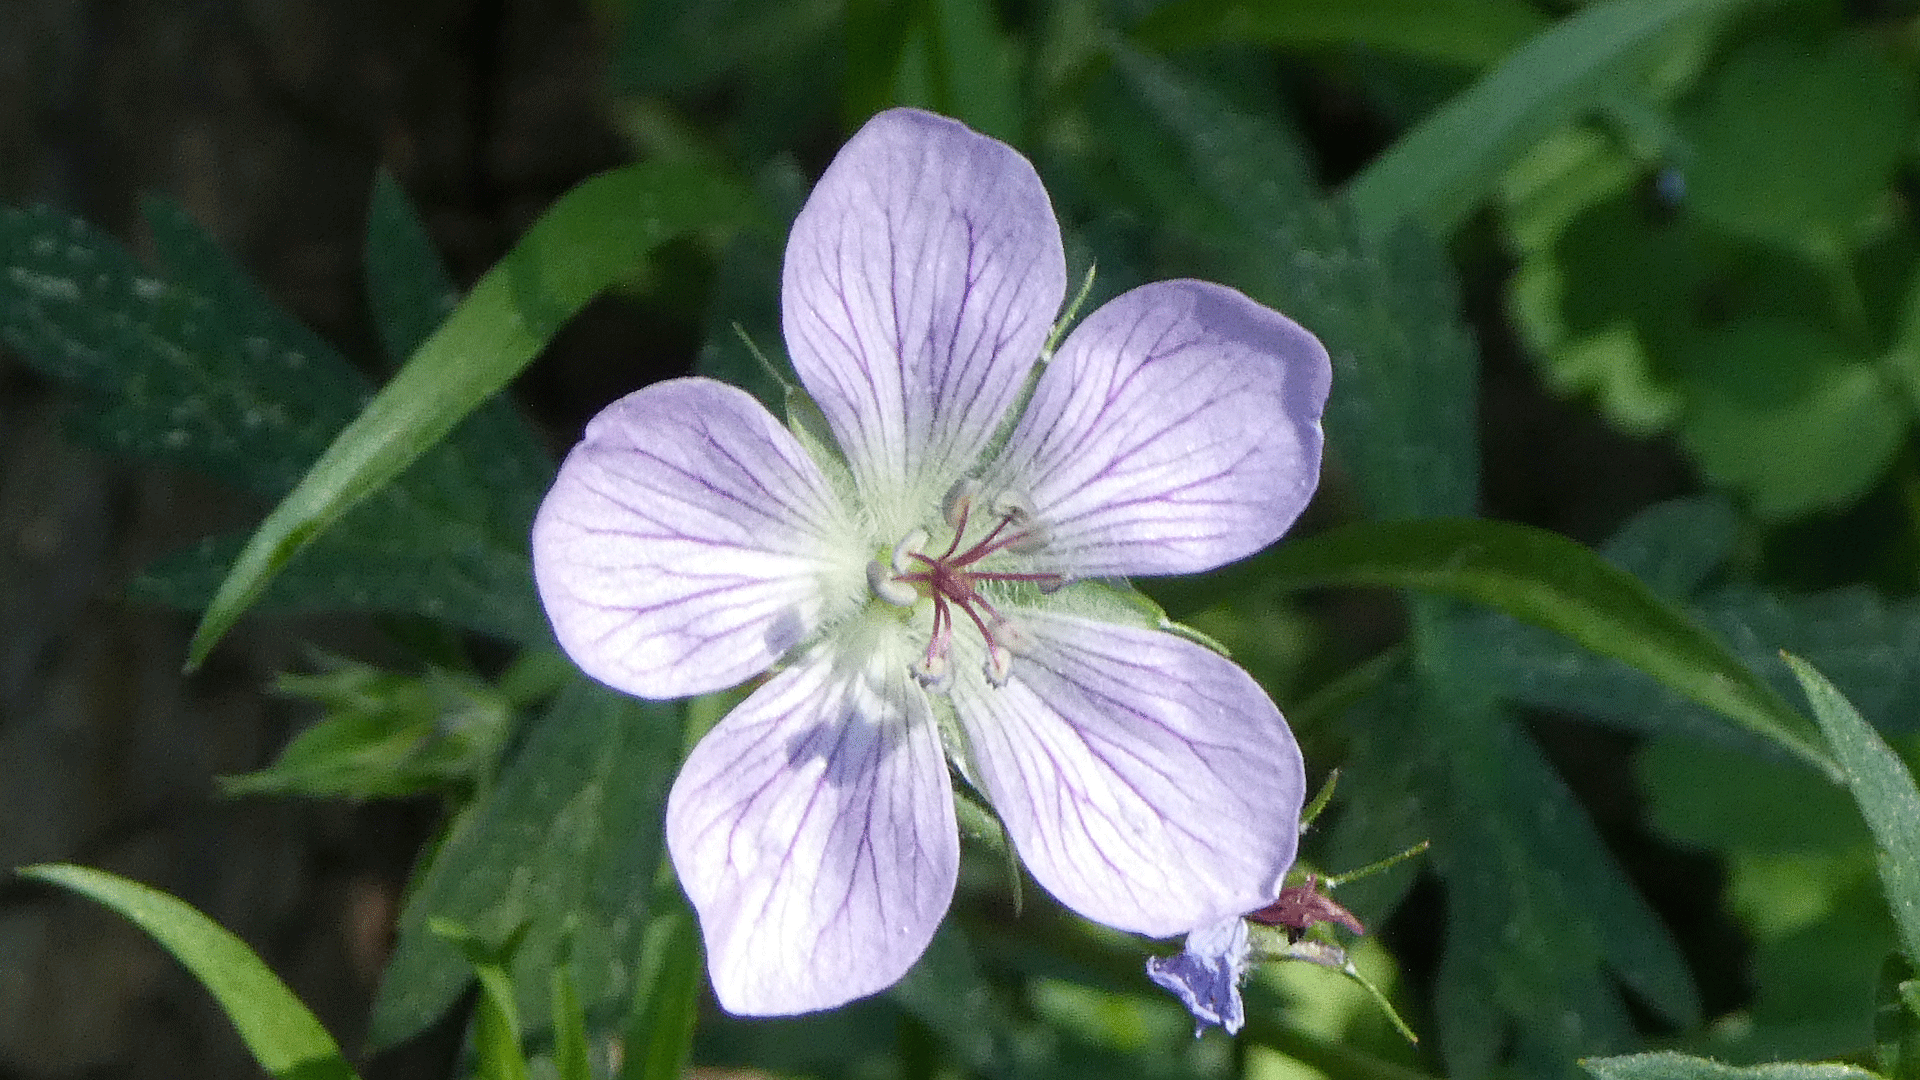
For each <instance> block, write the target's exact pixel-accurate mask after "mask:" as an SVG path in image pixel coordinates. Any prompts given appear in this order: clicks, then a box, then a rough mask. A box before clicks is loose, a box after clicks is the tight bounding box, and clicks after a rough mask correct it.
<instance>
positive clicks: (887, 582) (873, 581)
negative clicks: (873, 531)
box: [867, 559, 920, 607]
mask: <svg viewBox="0 0 1920 1080" xmlns="http://www.w3.org/2000/svg"><path fill="white" fill-rule="evenodd" d="M867 588H869V589H872V590H873V595H875V596H877V597H879V598H880V599H882V600H885V601H886V602H887V603H889V604H892V605H894V606H895V607H912V606H913V604H914V602H915V601H917V600H919V599H920V590H919V589H916V588H914V587H913V583H912V582H909V581H902V580H900V579H899V578H897V577H895V576H893V571H892V570H889V569H888V568H887V564H886V563H883V562H881V561H880V560H879V559H875V560H873V561H872V562H870V563H868V564H867Z"/></svg>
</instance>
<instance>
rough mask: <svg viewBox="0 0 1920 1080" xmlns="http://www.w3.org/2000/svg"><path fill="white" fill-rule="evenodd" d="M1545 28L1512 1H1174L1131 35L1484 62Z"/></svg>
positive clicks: (1159, 40) (1160, 41) (1176, 45)
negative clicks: (1359, 49) (1362, 49)
mask: <svg viewBox="0 0 1920 1080" xmlns="http://www.w3.org/2000/svg"><path fill="white" fill-rule="evenodd" d="M1546 25H1547V22H1546V20H1545V19H1544V18H1542V17H1541V15H1540V13H1539V11H1538V10H1536V9H1534V8H1532V7H1529V6H1528V5H1526V4H1524V3H1518V2H1514V0H1497V2H1493V3H1488V2H1486V0H1441V2H1435V0H1371V2H1369V3H1365V4H1355V3H1351V2H1349V0H1305V2H1302V0H1173V2H1171V3H1165V4H1161V5H1159V6H1157V7H1155V8H1153V9H1152V10H1151V11H1149V12H1148V13H1147V16H1146V17H1145V18H1143V19H1141V20H1140V23H1139V24H1138V25H1137V26H1135V27H1134V29H1133V36H1134V38H1135V39H1136V40H1138V41H1139V42H1140V43H1141V44H1143V45H1148V46H1151V47H1153V48H1156V49H1181V48H1192V47H1194V46H1202V45H1215V44H1224V43H1229V42H1233V43H1258V44H1261V45H1272V46H1277V47H1279V48H1283V49H1295V50H1302V49H1338V50H1343V51H1344V50H1347V49H1352V48H1354V47H1356V46H1360V47H1365V48H1371V49H1377V50H1379V51H1381V52H1385V53H1395V54H1398V55H1402V56H1410V57H1414V58H1417V59H1421V60H1430V61H1435V62H1438V63H1443V64H1459V65H1464V66H1469V67H1480V66H1482V65H1484V64H1490V63H1492V62H1493V61H1495V60H1498V59H1499V58H1500V57H1502V56H1504V55H1505V54H1506V53H1507V52H1508V51H1510V50H1512V49H1513V48H1515V47H1516V46H1518V45H1520V44H1521V43H1522V42H1524V41H1525V40H1526V39H1527V38H1528V37H1530V36H1532V35H1533V34H1534V33H1536V32H1538V31H1539V30H1541V29H1542V28H1543V27H1545V26H1546Z"/></svg>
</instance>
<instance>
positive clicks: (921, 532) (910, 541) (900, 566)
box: [893, 529, 927, 574]
mask: <svg viewBox="0 0 1920 1080" xmlns="http://www.w3.org/2000/svg"><path fill="white" fill-rule="evenodd" d="M926 546H927V530H925V529H915V530H913V531H912V532H910V533H908V534H907V535H906V537H905V538H904V539H902V540H901V541H900V542H899V543H897V544H895V545H893V572H894V573H896V574H904V573H906V572H907V566H908V561H909V560H910V559H912V558H913V557H914V556H915V555H918V554H920V549H921V548H923V547H926Z"/></svg>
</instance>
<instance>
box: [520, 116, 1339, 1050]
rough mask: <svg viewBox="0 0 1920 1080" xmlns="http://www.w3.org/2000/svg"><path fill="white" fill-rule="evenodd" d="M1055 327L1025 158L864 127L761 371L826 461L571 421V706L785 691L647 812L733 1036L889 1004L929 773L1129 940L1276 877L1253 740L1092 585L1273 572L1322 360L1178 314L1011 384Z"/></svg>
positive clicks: (1201, 919)
mask: <svg viewBox="0 0 1920 1080" xmlns="http://www.w3.org/2000/svg"><path fill="white" fill-rule="evenodd" d="M1065 291H1066V270H1065V260H1064V258H1063V256H1062V253H1061V246H1060V234H1059V229H1058V226H1057V225H1056V223H1055V221H1054V217H1053V211H1052V208H1051V207H1050V206H1049V204H1048V201H1047V196H1046V192H1045V191H1044V190H1043V189H1042V188H1041V186H1040V181H1039V178H1038V177H1037V176H1036V175H1035V174H1034V171H1033V168H1032V166H1031V165H1029V164H1028V163H1027V161H1026V160H1025V159H1024V158H1022V157H1020V155H1019V154H1017V153H1015V152H1014V151H1013V150H1012V149H1010V148H1009V147H1007V146H1005V145H1003V144H1001V143H999V142H996V141H994V140H992V139H989V138H986V137H984V136H981V135H978V134H976V133H974V132H972V131H970V130H968V129H967V128H965V127H963V126H961V125H960V124H958V123H955V122H953V121H951V120H947V119H944V118H941V117H937V116H932V115H929V114H927V113H922V112H916V111H912V110H905V109H900V110H894V111H891V112H887V113H883V114H881V115H880V116H877V117H875V118H874V119H873V120H872V121H871V122H870V123H868V124H867V125H866V126H865V127H864V128H862V129H861V130H860V131H859V132H858V133H857V134H856V135H855V136H854V137H853V139H852V140H851V141H849V142H848V143H847V145H846V146H845V147H844V148H842V150H841V151H840V154H839V156H838V157H836V158H835V159H834V161H833V164H832V165H831V166H830V167H829V168H828V169H827V171H826V174H825V175H824V176H823V177H822V178H821V180H820V183H819V185H818V186H817V187H816V188H815V189H814V191H813V194H812V196H811V197H810V198H809V199H808V201H807V204H806V206H805V207H804V208H803V209H802V210H801V212H800V216H799V218H798V219H797V220H796V221H795V222H794V226H793V232H792V234H791V236H790V238H789V240H788V243H787V252H786V264H785V271H784V280H783V282H782V289H781V301H782V309H783V323H784V330H785V336H786V342H787V347H788V350H789V352H790V354H791V356H792V360H793V365H794V369H795V370H796V371H797V373H798V374H799V376H800V381H801V383H802V384H803V386H804V387H805V389H806V391H807V393H808V394H809V395H810V396H811V398H812V400H813V401H814V402H815V403H817V405H818V408H819V413H820V414H821V415H823V416H824V418H825V426H826V427H827V428H829V429H830V430H831V437H832V440H833V442H835V443H837V444H838V445H837V447H836V446H834V445H829V444H828V442H827V441H826V439H825V438H824V437H823V436H821V435H819V434H818V428H819V425H817V424H815V425H811V426H809V425H807V424H804V423H796V424H795V425H794V426H793V428H792V429H789V428H787V427H784V426H782V425H781V424H780V422H779V421H777V420H776V419H775V418H774V417H773V416H772V415H770V414H769V413H768V412H767V411H766V410H765V409H764V408H762V407H761V406H760V405H759V404H758V403H757V402H756V401H754V400H753V399H752V398H751V397H749V396H748V395H747V394H745V393H744V392H742V391H740V390H737V389H734V388H733V387H730V386H726V385H724V384H721V383H717V382H713V381H711V380H707V379H699V378H692V379H675V380H671V381H668V382H664V383H659V384H656V385H653V386H649V387H647V388H646V389H643V390H641V391H639V392H637V393H634V394H632V395H629V396H628V397H626V398H623V399H622V400H620V401H618V402H615V403H614V404H613V405H611V406H609V407H608V408H607V409H606V411H604V412H602V413H601V414H600V415H599V416H597V417H595V418H594V420H593V421H592V422H591V423H590V424H589V425H588V427H587V432H586V436H585V438H584V440H583V441H582V442H581V444H580V445H579V446H578V447H576V448H575V449H574V450H573V452H572V453H571V454H569V455H568V457H567V460H566V462H565V463H564V464H563V465H562V466H561V469H560V475H559V478H558V479H557V480H556V481H555V483H554V487H553V490H552V491H551V492H550V493H549V494H548V496H547V499H546V501H545V503H544V504H543V505H542V506H541V509H540V514H539V517H538V520H537V521H536V522H535V524H534V532H533V551H534V570H535V575H536V577H537V579H538V583H539V587H540V593H541V597H542V599H543V600H544V602H545V604H546V608H547V613H548V615H549V617H550V618H551V619H552V621H553V625H554V630H555V633H556V634H557V635H558V637H559V639H560V643H561V644H562V645H563V646H564V647H565V648H566V650H567V652H568V653H569V654H570V655H571V656H572V657H573V659H574V660H575V661H576V662H577V663H578V664H579V665H580V666H581V668H582V669H584V670H585V671H586V672H587V673H588V674H590V675H592V676H594V677H595V678H597V679H600V680H602V681H604V682H606V683H607V684H609V685H611V686H614V687H616V688H618V689H621V690H624V691H626V692H628V693H631V694H635V695H637V696H640V697H645V698H672V697H679V696H684V695H691V694H702V693H707V692H710V691H714V690H720V689H724V688H726V687H729V686H733V685H735V684H737V683H740V682H742V681H744V680H747V679H750V678H753V677H754V676H757V675H760V674H762V673H764V672H768V671H772V672H773V674H772V676H771V677H770V678H768V679H767V680H766V681H765V683H764V684H762V685H760V686H759V687H758V688H756V689H755V690H754V691H753V692H752V694H751V695H750V696H748V697H747V699H746V700H745V701H744V702H742V703H741V704H740V705H739V706H738V707H737V708H735V709H734V710H733V711H732V712H731V713H729V714H728V715H727V716H726V717H725V718H723V719H722V720H721V721H720V722H719V724H718V725H716V726H715V727H714V728H713V730H712V731H710V732H708V733H707V735H706V736H705V737H704V738H703V739H701V740H700V742H699V744H698V745H697V746H696V747H695V748H694V749H693V751H692V753H691V754H690V755H689V756H688V758H687V761H686V764H685V766H684V767H683V768H682V770H681V772H680V776H679V778H678V780H677V781H676V782H675V783H674V787H673V791H672V794H671V796H670V797H669V799H668V803H667V842H668V847H669V850H670V852H671V855H672V858H673V863H674V867H675V869H676V870H678V872H679V875H680V881H681V884H682V886H683V887H684V888H685V890H686V892H687V895H688V896H689V897H690V898H691V900H692V901H693V905H694V907H695V909H696V910H697V911H698V913H699V916H700V922H701V927H702V930H703V933H704V935H705V938H706V943H707V957H708V968H709V972H710V975H711V977H712V982H713V987H714V992H715V994H716V995H717V996H718V998H719V1000H720V1003H721V1005H722V1006H724V1007H725V1008H727V1009H728V1010H730V1011H733V1012H736V1013H747V1014H767V1015H773V1014H783V1013H795V1012H804V1011H808V1010H812V1009H824V1008H830V1007H832V1006H835V1005H838V1004H841V1003H843V1002H846V1001H849V1000H851V999H853V998H857V997H862V996H864V995H867V994H871V993H874V992H876V991H879V990H881V989H884V988H885V987H887V986H889V985H891V984H892V983H893V982H895V981H896V980H898V979H899V978H900V976H901V975H902V974H904V973H905V972H906V970H907V969H908V968H909V967H910V966H912V964H913V962H914V961H915V960H916V959H917V958H918V957H919V956H920V954H921V952H922V951H923V950H924V949H925V948H926V945H927V942H928V940H929V939H930V938H931V937H932V935H933V932H934V929H935V927H936V926H937V925H938V924H939V921H940V919H941V917H942V915H943V914H944V913H945V911H946V908H947V905H948V904H949V903H950V901H951V899H952V895H953V888H954V878H955V872H956V869H957V866H958V862H959V840H958V836H957V833H956V827H955V821H954V805H953V791H952V787H951V780H950V779H949V774H948V763H949V762H951V764H952V766H953V768H954V770H955V771H957V772H958V773H959V774H960V775H961V777H963V778H964V780H965V781H966V782H967V783H968V784H969V785H970V786H971V787H973V788H975V789H976V790H978V791H979V792H981V793H982V794H983V795H984V796H985V797H986V799H987V800H988V801H989V802H990V803H991V804H992V806H993V808H994V810H995V811H996V812H997V813H998V814H999V816H1000V818H1001V819H1002V821H1003V822H1004V823H1005V825H1006V828H1007V832H1008V835H1009V837H1010V838H1011V840H1012V842H1013V845H1014V847H1015V848H1016V849H1017V850H1018V852H1019V854H1020V857H1021V858H1022V860H1023V861H1024V862H1025V863H1026V865H1027V867H1028V869H1029V870H1030V871H1031V872H1032V873H1033V876H1034V878H1035V879H1036V880H1038V881H1039V883H1040V884H1041V885H1042V886H1043V887H1045V888H1046V889H1047V891H1049V892H1050V893H1052V894H1053V895H1054V896H1055V897H1056V898H1058V899H1059V900H1060V901H1061V902H1062V903H1064V904H1065V905H1067V906H1068V907H1070V908H1072V909H1074V910H1075V911H1078V912H1080V913H1081V914H1083V915H1085V916H1087V917H1089V918H1092V919H1095V920H1097V921H1099V922H1103V923H1106V924H1108V925H1110V926H1115V927H1118V928H1120V929H1123V930H1128V931H1132V932H1136V933H1141V934H1147V935H1152V936H1156V937H1163V936H1171V935H1174V934H1179V933H1183V932H1186V931H1188V930H1191V929H1193V928H1195V927H1201V926H1207V925H1210V924H1212V923H1214V922H1216V921H1218V920H1220V919H1222V918H1225V917H1229V916H1237V915H1238V914H1239V913H1241V912H1244V911H1249V910H1252V909H1254V908H1257V907H1259V906H1260V905H1262V904H1264V903H1266V902H1267V901H1268V900H1269V899H1271V898H1272V897H1273V895H1274V893H1275V891H1276V890H1277V889H1278V888H1279V884H1280V880H1281V877H1282V875H1283V874H1284V873H1285V872H1286V870H1287V868H1288V866H1289V865H1290V864H1291V862H1292V861H1293V854H1294V845H1295V839H1296V834H1297V832H1298V828H1299V826H1298V817H1299V812H1300V806H1301V799H1302V794H1303V791H1304V779H1303V776H1302V772H1301V762H1300V754H1299V750H1298V749H1297V748H1296V747H1295V745H1294V741H1293V737H1292V735H1291V734H1290V733H1289V732H1288V730H1287V726H1286V723H1285V721H1284V720H1282V719H1281V716H1280V713H1279V711H1278V710H1277V709H1275V708H1274V706H1273V703H1272V702H1271V701H1269V700H1268V698H1267V696H1266V695H1265V694H1264V693H1263V692H1262V691H1261V690H1260V688H1259V687H1258V686H1257V685H1256V684H1255V683H1254V681H1253V680H1252V679H1251V678H1250V677H1248V676H1247V674H1246V673H1245V672H1244V671H1242V670H1240V669H1239V668H1238V667H1236V666H1234V665H1233V664H1232V663H1230V662H1228V661H1227V660H1225V659H1223V658H1222V657H1220V656H1219V655H1217V654H1216V653H1214V652H1211V651H1209V650H1208V649H1205V648H1203V647H1201V646H1199V645H1196V644H1194V643H1193V642H1192V641H1189V640H1187V639H1185V638H1183V637H1180V636H1176V635H1175V634H1172V633H1168V632H1166V631H1165V630H1164V629H1163V628H1162V625H1161V623H1160V620H1159V619H1158V618H1157V617H1156V616H1155V615H1154V614H1152V613H1151V612H1149V611H1147V610H1145V609H1144V607H1143V605H1141V604H1139V603H1138V602H1136V601H1134V600H1131V599H1130V598H1129V597H1130V594H1129V593H1127V592H1126V591H1125V590H1124V589H1122V588H1118V587H1116V586H1115V585H1114V584H1113V583H1111V582H1105V581H1101V580H1099V579H1102V578H1109V577H1112V576H1114V575H1121V574H1183V573H1191V572H1195V571H1201V570H1207V569H1210V568H1212V567H1215V566H1219V565H1221V564H1222V563H1225V562H1229V561H1231V560H1234V559H1238V558H1241V557H1243V556H1246V555H1250V554H1252V553H1253V552H1255V551H1258V550H1260V549H1261V548H1263V547H1265V546H1266V545H1267V544H1269V543H1271V542H1272V541H1273V540H1274V539H1276V538H1277V537H1279V536H1280V534H1281V533H1283V532H1285V531H1286V529H1287V527H1288V526H1289V525H1290V524H1291V523H1292V522H1293V520H1294V518H1295V517H1296V516H1297V515H1298V514H1299V512H1300V510H1301V508H1302V507H1303V506H1304V505H1305V504H1306V501H1307V499H1308V497H1309V495H1310V494H1311V493H1312V491H1313V487H1314V483H1315V481H1316V479H1317V477H1318V473H1319V463H1320V445H1321V434H1320V424H1319V421H1320V412H1321V408H1322V405H1323V403H1324V401H1325V398H1326V394H1327V384H1328V379H1329V368H1328V363H1327V356H1326V353H1325V351H1324V350H1323V349H1322V348H1321V347H1320V344H1319V342H1317V341H1315V340H1314V338H1313V337H1312V335H1310V334H1308V333H1307V332H1306V331H1304V330H1302V329H1301V328H1300V327H1299V326H1297V325H1295V324H1294V323H1292V322H1291V321H1289V320H1287V319H1286V318H1284V317H1282V316H1281V315H1278V314H1276V313H1274V312H1273V311H1270V310H1268V309H1266V308H1264V307H1261V306H1260V305H1258V304H1255V303H1254V302H1252V301H1251V300H1248V299H1247V298H1246V297H1244V296H1242V295H1241V294H1239V293H1237V292H1234V291H1232V290H1230V289H1226V288H1222V287H1220V286H1217V285H1210V284H1205V283H1202V282H1197V281H1169V282H1162V283H1159V284H1155V285H1148V286H1145V287H1142V288H1139V289H1135V290H1133V291H1132V292H1129V293H1126V294H1124V295H1122V296H1120V297H1118V298H1116V299H1114V300H1113V301H1112V302H1110V303H1108V304H1107V305H1105V306H1104V307H1102V308H1100V309H1099V310H1098V311H1096V312H1095V313H1094V314H1093V315H1091V316H1090V317H1088V318H1087V319H1086V320H1085V321H1084V322H1083V323H1082V324H1081V325H1080V326H1079V327H1078V328H1076V329H1075V330H1074V331H1073V332H1072V333H1071V334H1070V335H1069V336H1068V337H1067V338H1066V340H1065V341H1064V343H1062V345H1061V347H1060V348H1059V350H1058V352H1057V354H1055V355H1054V356H1053V357H1052V358H1051V360H1050V362H1048V363H1047V364H1046V366H1045V368H1044V370H1042V371H1041V372H1040V373H1039V374H1038V377H1037V379H1034V380H1033V381H1032V382H1031V384H1030V383H1029V376H1030V375H1032V374H1033V373H1034V370H1035V367H1036V365H1037V364H1039V363H1040V361H1041V360H1042V353H1043V352H1044V351H1045V348H1046V346H1047V343H1048V340H1049V334H1050V331H1051V330H1052V327H1053V323H1054V320H1055V319H1056V317H1057V316H1058V313H1059V310H1060V306H1061V302H1062V300H1063V298H1064V296H1065ZM1029 385H1031V395H1030V397H1028V398H1027V399H1026V404H1025V407H1024V409H1019V408H1018V406H1019V403H1020V401H1021V399H1022V396H1023V391H1025V389H1026V388H1027V387H1028V386H1029ZM1016 411H1017V415H1015V414H1016Z"/></svg>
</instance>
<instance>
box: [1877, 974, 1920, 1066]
mask: <svg viewBox="0 0 1920 1080" xmlns="http://www.w3.org/2000/svg"><path fill="white" fill-rule="evenodd" d="M1913 974H1914V969H1913V965H1911V964H1909V963H1907V961H1906V959H1905V958H1904V957H1899V956H1889V957H1887V959H1886V963H1885V964H1883V965H1882V966H1881V969H1880V994H1879V1000H1878V1001H1877V1002H1875V1007H1874V1017H1873V1034H1874V1043H1875V1044H1876V1047H1877V1049H1876V1051H1875V1054H1874V1057H1875V1059H1876V1061H1877V1062H1878V1064H1879V1066H1880V1072H1881V1073H1882V1074H1883V1075H1885V1076H1887V1077H1889V1078H1891V1080H1913V1078H1914V1077H1916V1076H1920V979H1916V978H1914V977H1913Z"/></svg>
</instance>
